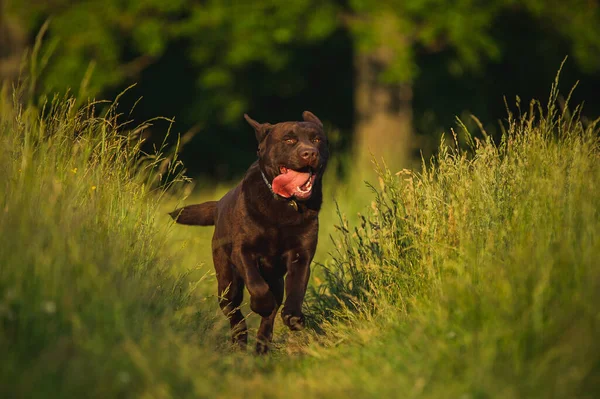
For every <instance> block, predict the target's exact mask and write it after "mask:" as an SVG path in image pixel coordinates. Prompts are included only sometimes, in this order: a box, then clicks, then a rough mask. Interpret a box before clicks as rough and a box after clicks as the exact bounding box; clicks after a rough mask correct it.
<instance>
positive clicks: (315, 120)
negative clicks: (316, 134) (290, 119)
mask: <svg viewBox="0 0 600 399" xmlns="http://www.w3.org/2000/svg"><path fill="white" fill-rule="evenodd" d="M302 119H304V121H306V122H312V123H314V124H315V125H317V126H319V127H320V128H321V129H323V122H321V120H320V119H319V118H317V116H316V115H315V114H313V113H312V112H310V111H304V112H303V113H302Z"/></svg>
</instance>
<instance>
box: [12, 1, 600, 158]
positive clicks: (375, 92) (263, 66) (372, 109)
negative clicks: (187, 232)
mask: <svg viewBox="0 0 600 399" xmlns="http://www.w3.org/2000/svg"><path fill="white" fill-rule="evenodd" d="M8 1H11V0H8ZM11 10H12V11H13V12H14V13H16V15H18V16H19V18H20V19H21V20H22V21H25V23H26V30H27V31H28V32H36V30H37V29H38V28H39V26H40V25H41V24H42V23H43V21H44V20H45V19H46V18H48V17H51V18H52V22H51V25H50V30H49V34H48V38H47V41H46V44H45V46H46V49H47V50H54V56H53V60H52V62H51V63H50V64H49V67H48V69H47V70H46V71H45V72H44V75H43V80H42V81H43V82H44V84H45V90H64V89H66V88H69V87H70V88H78V87H80V83H81V82H82V81H84V82H88V84H87V85H86V86H85V94H88V95H91V96H94V95H97V94H98V93H100V92H106V90H109V89H117V88H120V87H123V86H124V85H126V84H128V83H129V82H132V81H138V80H140V79H142V80H143V79H148V75H145V74H144V73H145V71H147V70H151V69H153V68H154V70H158V71H161V72H160V74H157V73H155V74H154V75H153V76H152V78H153V79H154V81H152V82H145V83H146V84H147V83H150V84H154V85H162V86H165V92H169V90H168V89H169V88H168V87H167V86H169V85H170V83H171V82H175V81H176V80H178V79H180V78H182V77H183V76H185V78H186V79H188V80H189V81H190V82H191V84H184V85H183V86H181V85H179V86H177V87H178V88H179V89H178V90H180V93H171V92H169V93H170V95H171V96H172V97H171V98H169V99H168V100H165V103H176V104H178V106H181V107H183V108H184V109H182V110H181V112H179V113H178V114H180V115H183V118H184V119H187V120H188V121H190V120H196V121H205V122H207V123H209V125H210V126H212V127H216V126H221V127H223V129H222V130H223V131H224V132H226V131H227V129H226V127H227V126H229V127H231V126H237V125H239V124H240V123H241V118H240V115H241V114H242V113H243V112H244V111H247V110H252V109H256V106H255V105H254V104H252V103H251V101H252V100H253V99H256V98H261V99H263V100H264V99H273V98H276V97H278V98H290V97H293V96H297V95H299V93H300V92H302V91H303V90H304V91H305V90H313V91H314V92H315V93H317V95H319V96H323V93H324V92H323V91H319V88H318V87H316V85H315V82H313V81H309V80H308V79H307V78H306V76H304V75H305V74H306V73H307V71H309V70H311V68H327V65H323V60H324V59H325V58H326V57H327V54H323V53H321V54H319V53H318V52H315V51H314V50H315V48H314V47H311V46H315V45H322V44H323V43H329V44H327V45H326V46H325V48H327V49H330V51H333V52H334V51H336V50H335V46H336V45H341V46H342V47H343V43H344V41H343V40H339V39H336V40H333V41H332V38H333V37H339V34H340V33H339V32H340V30H342V31H345V32H347V33H348V34H349V35H350V38H351V40H352V43H353V48H354V51H353V52H344V53H343V54H344V56H351V57H353V60H350V59H347V60H341V63H343V62H352V63H353V65H354V68H355V75H354V82H353V85H354V95H353V96H352V97H353V98H354V102H355V114H354V118H355V120H354V121H355V134H356V135H355V140H354V143H355V147H356V148H357V149H359V150H360V151H359V155H360V157H361V158H362V160H363V161H362V162H364V160H366V159H367V158H368V157H369V156H370V155H369V154H370V152H373V153H374V154H375V155H382V156H385V157H386V158H387V159H388V162H391V166H397V165H398V164H399V163H401V162H404V161H405V158H406V154H407V151H408V150H409V149H410V146H411V143H412V140H411V135H412V133H413V115H412V110H413V84H414V82H415V79H417V78H418V77H419V73H420V71H421V69H422V67H423V66H422V65H420V64H419V63H418V62H417V60H419V59H421V58H420V57H422V54H436V53H443V54H444V55H445V57H444V58H443V59H442V60H441V61H442V62H444V63H445V65H444V68H446V70H447V71H448V72H449V74H450V75H452V76H461V75H466V74H473V73H477V72H478V71H481V69H482V66H484V65H485V63H486V61H488V60H499V59H501V57H502V55H503V49H502V47H501V45H500V44H499V43H500V42H499V38H498V37H497V36H495V31H494V30H493V29H492V27H493V26H494V25H495V24H496V25H497V19H498V18H500V17H501V16H502V15H505V14H506V13H511V12H520V13H523V12H524V13H526V14H527V15H528V16H529V17H531V20H532V22H533V23H536V24H542V25H544V26H546V27H547V29H548V30H549V31H552V32H553V33H556V34H557V35H559V36H560V37H561V38H563V39H564V40H566V41H567V42H568V43H569V47H570V49H571V51H572V53H573V54H574V56H575V59H576V61H577V63H578V64H580V65H581V66H582V68H588V69H593V68H597V67H598V65H600V11H599V7H598V0H569V1H559V0H520V1H519V0H486V1H483V0H458V1H454V2H447V1H445V0H382V1H370V0H289V1H286V2H285V3H284V2H281V1H278V0H254V1H242V0H238V1H235V0H204V1H194V0H169V1H163V0H80V1H78V2H73V1H71V0H12V6H11ZM336 35H337V36H336ZM515 40H516V41H518V40H520V38H519V37H518V35H517V36H516V37H515ZM332 43H335V44H332ZM174 48H176V49H179V51H178V52H177V53H176V54H175V55H174V54H172V53H169V51H170V50H171V49H174ZM321 48H323V47H321ZM307 49H310V50H311V51H312V53H311V52H310V51H308V50H307ZM563 55H564V54H561V57H562V56H563ZM335 56H336V55H335V54H334V55H333V57H335ZM178 57H179V58H178ZM167 58H173V59H176V60H177V64H178V65H175V62H170V63H169V60H167ZM181 64H183V67H182V66H181ZM155 65H161V66H164V65H168V66H169V68H170V69H169V68H155V67H154V66H155ZM337 65H340V64H337ZM556 67H557V65H549V66H548V68H550V69H552V70H553V71H554V70H555V69H556ZM333 69H335V68H333ZM92 71H93V74H92V73H91V72H92ZM332 73H333V74H335V70H334V71H333V72H332ZM86 76H92V78H91V79H86V78H85V77H86ZM323 84H324V85H327V84H331V82H323ZM171 86H175V85H171ZM190 86H192V87H193V88H191V87H190ZM333 86H334V87H335V85H333ZM344 94H345V93H344ZM444 94H445V95H451V93H444ZM177 96H182V97H184V98H185V104H183V105H181V104H182V102H183V100H180V101H177V98H176V97H177ZM330 97H331V99H330V102H331V103H332V104H333V103H335V102H338V101H340V100H341V101H344V100H345V99H342V96H341V95H339V94H338V93H332V94H331V95H330ZM270 104H274V102H273V101H271V102H270ZM323 104H324V103H323ZM275 106H276V104H275ZM323 107H324V106H323ZM295 111H296V113H298V112H300V111H301V110H295ZM317 111H318V110H317ZM282 115H283V114H282ZM285 115H286V116H287V114H285ZM261 117H271V116H270V115H269V114H267V113H265V114H264V115H260V114H259V115H258V116H257V118H258V119H261ZM326 119H327V118H326ZM346 119H348V118H346ZM224 134H225V133H224ZM208 136H209V135H203V136H202V140H204V142H205V143H207V144H209V143H215V141H214V140H216V138H214V137H208ZM225 137H227V139H228V140H231V139H232V138H234V137H235V135H234V134H233V133H230V134H225ZM246 145H252V144H251V142H250V140H248V141H243V146H246ZM395 161H397V162H395ZM394 163H396V164H394Z"/></svg>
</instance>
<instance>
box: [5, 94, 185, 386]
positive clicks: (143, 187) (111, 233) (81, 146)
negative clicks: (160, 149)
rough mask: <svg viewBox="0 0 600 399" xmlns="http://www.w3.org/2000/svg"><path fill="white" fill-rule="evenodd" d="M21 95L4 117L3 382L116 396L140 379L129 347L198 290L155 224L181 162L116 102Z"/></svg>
mask: <svg viewBox="0 0 600 399" xmlns="http://www.w3.org/2000/svg"><path fill="white" fill-rule="evenodd" d="M4 94H6V92H5V93H4ZM20 99H21V96H20V92H15V93H14V96H13V97H12V100H11V98H7V96H6V95H4V96H3V97H2V104H1V107H2V116H1V117H0V182H1V183H0V243H1V244H0V246H1V247H0V265H1V266H0V353H2V361H1V362H0V387H3V388H4V389H5V388H6V387H13V388H15V390H13V391H12V394H13V395H16V396H21V395H22V396H23V397H29V396H30V394H31V392H32V390H33V391H35V392H38V393H42V394H43V393H44V390H45V389H50V388H52V390H49V391H47V392H46V394H50V395H51V396H54V395H56V396H63V394H66V393H78V392H79V393H82V394H83V393H84V392H86V390H85V388H86V386H88V385H91V384H94V385H96V384H98V385H97V386H100V384H102V385H104V386H103V388H102V389H101V390H100V391H99V392H98V393H103V394H107V395H109V394H114V393H116V392H119V390H120V389H121V388H122V387H121V386H120V385H119V375H121V377H120V378H121V380H123V379H124V380H129V379H131V378H132V377H130V376H129V371H124V370H129V367H128V366H127V364H129V363H131V362H132V361H133V359H131V356H123V354H122V352H127V351H135V350H136V348H135V344H133V343H137V342H140V341H141V340H142V339H146V338H147V337H148V333H149V332H153V333H154V334H156V333H158V332H160V331H162V330H163V329H164V328H165V327H166V325H163V324H165V323H164V320H168V319H166V318H165V316H166V315H168V316H169V317H172V315H173V313H174V312H176V311H177V309H178V308H181V307H182V306H183V305H184V304H185V303H186V300H187V298H188V292H187V286H186V285H185V284H186V281H185V275H184V273H176V272H173V271H172V268H171V265H170V264H169V259H168V258H166V257H165V256H163V255H164V247H165V244H166V240H165V236H166V235H165V228H162V227H160V226H159V225H157V224H156V223H155V219H156V216H157V209H158V203H159V201H160V197H161V195H162V194H164V193H165V190H166V189H167V188H168V186H169V185H171V184H173V183H174V182H176V181H177V180H178V179H180V178H181V175H180V173H179V172H178V171H177V168H179V169H180V167H179V165H178V164H177V161H176V160H175V161H173V160H172V159H167V158H164V157H163V156H162V155H161V153H158V154H156V155H154V156H149V155H146V156H144V155H143V154H142V153H141V151H140V144H141V140H140V138H139V136H140V132H142V131H143V130H144V129H145V128H146V127H148V125H147V124H144V125H141V126H138V127H136V128H132V129H131V130H130V131H127V130H125V128H124V126H122V125H120V119H122V118H120V117H119V115H116V114H115V112H114V109H115V107H116V102H115V103H114V104H90V105H88V106H87V107H83V108H80V109H78V108H76V106H75V103H76V102H75V99H73V98H71V97H64V98H60V97H56V98H54V99H53V100H52V101H48V102H44V103H42V105H41V106H40V107H39V108H38V107H35V106H33V105H29V106H24V105H22V104H21V101H20ZM100 106H103V107H104V108H107V109H108V110H107V111H106V112H105V113H104V115H103V116H98V114H99V111H97V110H96V108H97V107H100ZM167 324H168V323H167ZM130 355H131V354H130ZM123 363H125V364H123ZM119 373H121V374H119ZM21 389H23V391H20V390H21ZM56 389H59V390H58V391H56ZM60 389H64V391H61V390H60ZM9 392H11V391H9ZM19 392H21V394H20V395H19ZM25 392H28V394H25ZM1 396H4V395H1ZM10 396H12V395H10ZM86 396H87V395H86ZM4 397H7V396H4Z"/></svg>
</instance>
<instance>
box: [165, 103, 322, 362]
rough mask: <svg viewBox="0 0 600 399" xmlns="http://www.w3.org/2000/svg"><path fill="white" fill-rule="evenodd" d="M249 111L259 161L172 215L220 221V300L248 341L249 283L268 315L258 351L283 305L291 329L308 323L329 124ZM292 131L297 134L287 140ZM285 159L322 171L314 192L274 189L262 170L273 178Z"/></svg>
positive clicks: (236, 336) (216, 250) (255, 303)
mask: <svg viewBox="0 0 600 399" xmlns="http://www.w3.org/2000/svg"><path fill="white" fill-rule="evenodd" d="M244 117H245V118H246V120H247V121H248V123H249V124H250V125H251V126H252V127H253V128H254V130H255V133H256V138H257V141H258V143H259V146H258V160H257V161H256V162H254V163H253V164H252V165H251V166H250V168H249V169H248V171H247V172H246V175H245V176H244V178H243V180H242V181H241V182H240V183H239V184H238V185H237V186H236V187H235V188H233V189H232V190H231V191H229V192H228V193H227V194H225V195H224V196H223V198H221V199H220V200H219V201H216V202H215V201H211V202H205V203H203V204H199V205H190V206H186V207H184V208H181V209H178V210H176V211H174V212H172V213H171V216H172V217H173V218H174V219H176V221H177V222H178V223H182V224H188V225H201V226H207V225H213V224H214V226H215V231H214V235H213V240H212V251H213V261H214V266H215V270H216V275H217V282H218V293H219V298H220V306H221V309H222V310H223V312H224V313H225V315H226V316H227V317H228V318H229V321H230V324H231V330H232V339H233V341H234V342H235V343H237V344H239V345H240V346H242V347H245V346H246V344H247V340H248V333H247V327H246V322H245V320H244V316H243V314H242V312H241V311H240V309H239V306H240V304H241V303H242V298H243V290H244V287H246V288H247V289H248V292H249V293H250V308H251V309H252V310H253V311H254V312H256V313H258V314H259V315H261V316H262V321H261V323H260V327H259V329H258V334H257V335H258V336H257V345H256V351H257V352H258V353H265V352H267V351H268V348H269V344H270V342H271V340H272V335H273V324H274V322H275V316H276V314H277V311H278V309H279V307H280V305H281V304H283V310H282V312H281V317H282V319H283V322H284V323H285V325H287V326H288V327H289V328H290V329H292V330H298V329H301V328H303V327H304V315H303V313H302V303H303V301H304V295H305V292H306V287H307V284H308V279H309V275H310V263H311V261H312V259H313V256H314V254H315V250H316V247H317V234H318V229H319V224H318V213H319V210H320V208H321V202H322V177H323V172H324V171H325V167H326V165H327V159H328V156H329V152H328V149H327V139H326V137H325V134H324V132H323V124H322V123H321V121H320V120H319V119H318V118H317V117H316V116H315V115H313V114H312V113H311V112H308V111H305V112H304V113H303V119H304V121H303V122H282V123H277V124H274V125H272V124H269V123H263V124H261V123H258V122H256V121H255V120H253V119H251V118H250V117H248V116H247V115H244ZM290 137H291V138H292V139H293V140H291V141H290V140H287V141H286V139H289V138H290ZM281 166H285V167H286V168H289V169H294V170H300V169H304V168H307V167H310V168H311V169H312V170H313V171H314V172H315V173H316V179H315V181H314V183H313V188H312V194H311V196H310V198H308V199H306V200H304V201H301V200H298V199H285V198H282V197H279V196H277V195H274V194H273V192H272V191H271V190H270V188H269V187H268V186H267V184H266V183H265V182H264V181H263V178H262V176H261V170H262V172H263V173H264V175H265V177H266V178H267V180H268V181H269V183H271V182H272V181H273V179H274V178H275V177H276V176H277V175H278V174H279V173H280V167H281ZM292 205H293V206H292ZM284 277H285V280H284ZM284 291H285V293H286V298H285V302H284V300H283V299H284Z"/></svg>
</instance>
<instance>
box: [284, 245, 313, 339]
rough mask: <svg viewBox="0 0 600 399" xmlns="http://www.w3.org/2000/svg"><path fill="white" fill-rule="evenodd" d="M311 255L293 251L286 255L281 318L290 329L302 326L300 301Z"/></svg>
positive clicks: (302, 298)
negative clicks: (283, 301) (283, 300)
mask: <svg viewBox="0 0 600 399" xmlns="http://www.w3.org/2000/svg"><path fill="white" fill-rule="evenodd" d="M311 261H312V255H311V254H309V253H307V252H305V253H298V252H294V253H292V254H290V255H289V256H288V259H287V270H288V274H287V276H286V278H285V291H286V298H285V304H284V305H283V310H282V311H281V318H282V319H283V323H284V324H285V325H286V326H288V327H289V328H290V329H291V330H294V331H297V330H301V329H303V328H304V314H302V302H304V294H305V293H306V287H307V286H308V278H309V277H310V262H311Z"/></svg>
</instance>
